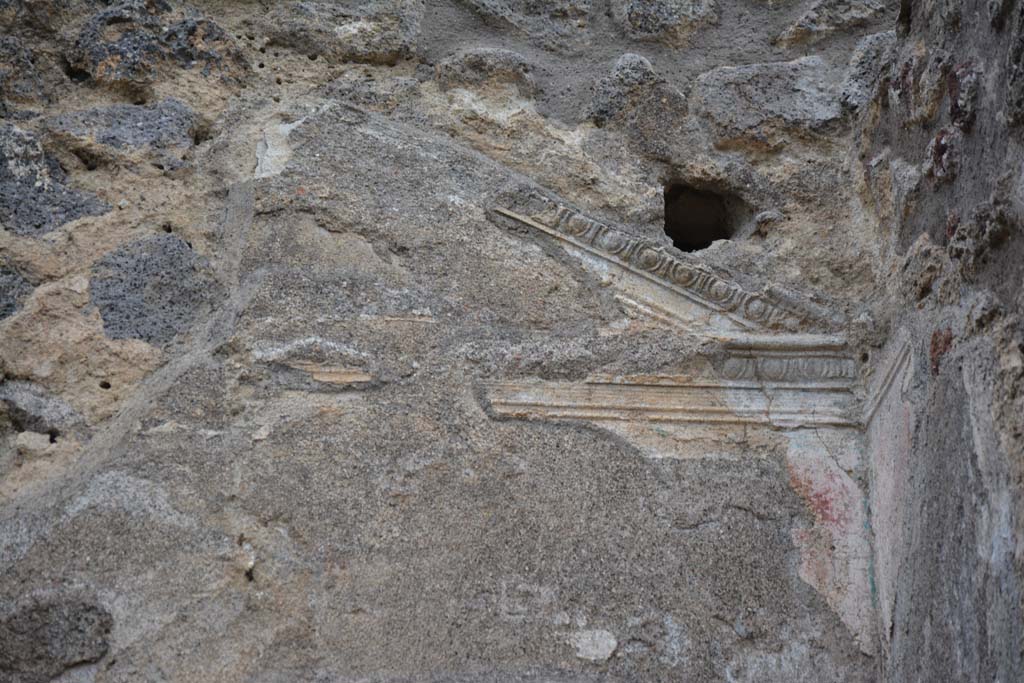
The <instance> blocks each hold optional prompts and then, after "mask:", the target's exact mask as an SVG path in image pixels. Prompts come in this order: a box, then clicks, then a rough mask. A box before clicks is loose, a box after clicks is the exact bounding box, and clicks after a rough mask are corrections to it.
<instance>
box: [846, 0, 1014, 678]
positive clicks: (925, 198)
mask: <svg viewBox="0 0 1024 683" xmlns="http://www.w3.org/2000/svg"><path fill="white" fill-rule="evenodd" d="M898 29H899V36H898V39H897V42H896V45H895V49H894V51H893V52H892V53H891V56H890V57H889V64H888V66H887V67H886V69H885V71H884V72H883V75H882V78H881V80H879V81H878V83H877V84H876V85H875V89H874V93H873V96H872V99H871V101H870V104H869V105H867V106H866V107H865V108H864V113H863V115H862V119H861V121H860V123H859V132H858V137H859V143H858V145H857V147H856V151H857V160H856V166H855V167H856V168H857V169H858V170H856V171H855V173H857V174H858V175H859V177H860V182H861V183H862V185H861V187H862V191H863V194H864V202H865V205H866V206H867V207H868V208H869V209H870V210H872V211H874V212H875V213H876V215H877V216H878V225H879V236H880V238H881V251H882V253H883V254H885V257H884V258H883V259H882V260H881V261H880V264H882V267H881V268H880V269H879V277H878V282H879V285H880V287H882V288H884V289H887V290H888V291H889V292H891V295H889V296H882V297H879V298H878V304H877V305H876V306H875V307H874V310H873V311H872V313H871V315H872V316H874V317H875V320H876V321H877V322H878V323H879V324H880V325H881V327H883V328H885V329H886V330H888V332H887V338H888V341H887V343H886V344H885V349H884V352H883V353H884V354H885V355H887V356H888V358H887V359H886V360H885V361H883V362H880V365H879V374H884V373H885V371H886V369H887V368H895V369H896V373H897V375H898V376H895V377H894V379H895V381H894V382H893V383H892V384H891V385H890V386H889V388H888V389H886V390H884V391H883V392H882V393H885V394H886V398H883V401H884V405H883V406H882V407H881V409H880V410H879V411H878V413H877V414H876V417H875V418H874V420H873V421H872V422H871V424H870V426H869V442H870V443H871V446H870V449H871V451H872V454H873V455H872V457H873V460H874V465H873V467H872V469H873V471H872V477H873V482H874V483H873V485H872V488H873V489H874V494H873V496H872V515H873V524H874V531H875V545H876V548H877V550H878V559H879V560H880V562H879V564H878V565H877V567H876V570H877V576H876V583H877V586H878V590H879V600H880V604H879V612H878V615H879V619H880V621H879V626H880V628H879V631H880V634H881V637H882V641H881V642H882V645H883V655H884V656H883V662H884V665H885V666H884V671H885V675H886V677H887V678H888V679H890V680H909V679H913V678H920V679H922V680H1014V679H1017V678H1020V676H1021V671H1022V667H1024V661H1022V658H1024V649H1022V644H1024V615H1022V590H1024V586H1022V583H1021V581H1022V572H1021V567H1022V564H1021V563H1022V559H1024V556H1022V551H1021V548H1022V545H1021V543H1022V540H1021V533H1022V531H1024V527H1022V522H1021V520H1022V517H1021V515H1022V511H1024V508H1022V507H1021V506H1022V498H1021V483H1022V481H1024V480H1022V475H1024V470H1022V466H1024V356H1022V352H1024V331H1022V317H1021V316H1022V314H1024V287H1022V284H1024V240H1022V239H1021V230H1022V227H1021V226H1022V222H1021V219H1022V217H1024V184H1022V178H1024V174H1022V170H1024V169H1022V163H1024V135H1022V131H1021V128H1020V126H1019V124H1018V123H1017V118H1018V117H1017V111H1018V109H1019V106H1020V100H1019V93H1020V80H1019V73H1020V55H1021V45H1022V41H1024V5H1021V3H1019V2H1018V3H1013V2H955V3H954V2H915V3H904V7H903V9H902V11H901V15H900V20H899V26H898Z"/></svg>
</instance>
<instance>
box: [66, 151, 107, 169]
mask: <svg viewBox="0 0 1024 683" xmlns="http://www.w3.org/2000/svg"><path fill="white" fill-rule="evenodd" d="M71 153H72V154H74V155H75V157H76V158H77V159H78V160H79V161H80V162H82V166H84V167H85V170H87V171H95V170H96V169H97V168H99V167H100V165H101V164H100V161H101V159H100V158H99V157H98V156H97V155H95V154H93V153H92V152H90V151H89V150H87V149H81V148H78V149H72V150H71Z"/></svg>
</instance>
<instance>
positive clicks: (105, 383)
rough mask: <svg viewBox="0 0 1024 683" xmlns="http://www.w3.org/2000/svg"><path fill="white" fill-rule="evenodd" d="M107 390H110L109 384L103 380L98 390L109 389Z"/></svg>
mask: <svg viewBox="0 0 1024 683" xmlns="http://www.w3.org/2000/svg"><path fill="white" fill-rule="evenodd" d="M109 388H110V382H108V381H107V380H103V381H102V382H100V389H109Z"/></svg>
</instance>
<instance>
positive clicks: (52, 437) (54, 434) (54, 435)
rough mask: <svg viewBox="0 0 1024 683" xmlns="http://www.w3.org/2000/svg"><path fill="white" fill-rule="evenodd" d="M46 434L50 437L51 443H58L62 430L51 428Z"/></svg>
mask: <svg viewBox="0 0 1024 683" xmlns="http://www.w3.org/2000/svg"><path fill="white" fill-rule="evenodd" d="M46 434H47V436H49V437H50V443H57V439H58V438H60V432H58V431H57V430H56V429H51V430H50V431H48V432H47V433H46Z"/></svg>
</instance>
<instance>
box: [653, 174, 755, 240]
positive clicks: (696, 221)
mask: <svg viewBox="0 0 1024 683" xmlns="http://www.w3.org/2000/svg"><path fill="white" fill-rule="evenodd" d="M747 214H749V211H748V210H747V208H746V206H745V205H744V204H743V202H742V201H741V200H740V199H738V198H736V197H733V196H731V195H728V194H721V193H718V192H713V191H710V190H705V189H699V188H696V187H691V186H690V185H686V184H683V183H668V184H666V185H665V234H666V235H668V237H669V238H670V239H671V240H672V244H673V245H674V246H675V247H676V249H679V250H680V251H700V250H701V249H706V248H707V247H710V246H711V243H712V242H715V241H717V240H727V239H730V238H732V237H734V236H736V235H737V233H738V232H739V231H740V229H741V227H742V225H743V224H744V223H745V222H746V219H747V218H749V216H748V215H747Z"/></svg>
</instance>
